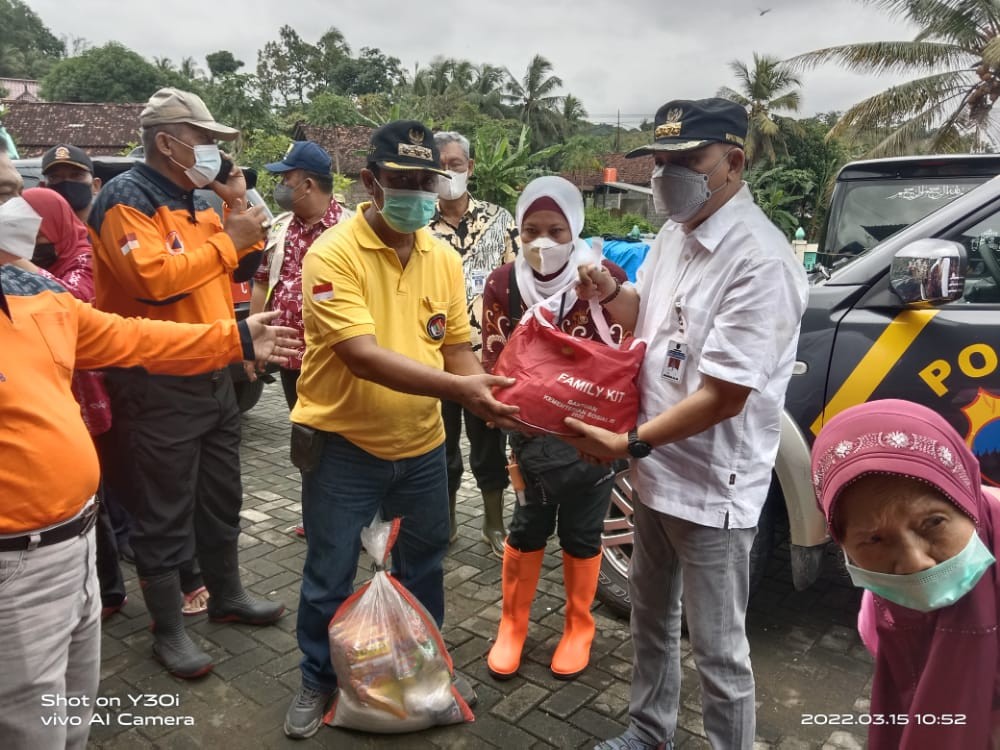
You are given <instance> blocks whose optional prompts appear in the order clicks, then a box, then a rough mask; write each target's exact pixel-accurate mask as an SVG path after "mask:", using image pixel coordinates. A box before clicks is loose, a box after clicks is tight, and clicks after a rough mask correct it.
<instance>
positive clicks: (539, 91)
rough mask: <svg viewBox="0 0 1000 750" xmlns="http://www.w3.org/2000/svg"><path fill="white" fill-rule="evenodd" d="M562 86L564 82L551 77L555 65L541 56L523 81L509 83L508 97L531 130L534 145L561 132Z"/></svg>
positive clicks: (536, 58) (553, 76) (532, 64)
mask: <svg viewBox="0 0 1000 750" xmlns="http://www.w3.org/2000/svg"><path fill="white" fill-rule="evenodd" d="M562 85H563V82H562V79H561V78H559V77H558V76H556V75H552V63H550V62H549V61H548V60H546V59H545V58H544V57H542V56H541V55H535V56H534V57H533V58H532V59H531V62H530V63H529V64H528V69H527V71H526V72H525V74H524V78H522V79H521V80H520V81H518V80H516V79H515V78H514V77H513V76H511V79H510V81H509V82H508V83H507V93H506V95H505V98H506V100H507V102H508V103H509V104H511V105H512V106H513V107H514V109H515V111H516V113H517V116H518V118H519V119H520V120H521V122H522V123H524V124H525V125H527V126H528V128H529V129H530V131H531V139H532V145H533V146H540V145H541V144H542V143H543V142H545V141H546V138H547V137H552V136H554V135H555V134H556V133H557V132H558V122H559V108H560V105H561V104H562V100H563V97H561V96H559V95H558V94H556V93H555V92H556V91H557V90H558V89H559V88H560V87H562Z"/></svg>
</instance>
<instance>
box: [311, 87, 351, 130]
mask: <svg viewBox="0 0 1000 750" xmlns="http://www.w3.org/2000/svg"><path fill="white" fill-rule="evenodd" d="M303 115H304V119H305V120H306V122H309V123H311V124H312V125H323V126H327V127H329V126H333V125H363V124H364V118H363V117H362V115H361V113H360V112H358V106H357V105H356V104H355V103H354V100H353V99H351V98H350V97H347V96H341V95H340V94H334V93H331V92H329V91H323V92H321V93H319V94H317V95H316V96H315V97H313V100H312V102H310V103H309V107H308V108H307V109H306V110H305V111H304V112H303Z"/></svg>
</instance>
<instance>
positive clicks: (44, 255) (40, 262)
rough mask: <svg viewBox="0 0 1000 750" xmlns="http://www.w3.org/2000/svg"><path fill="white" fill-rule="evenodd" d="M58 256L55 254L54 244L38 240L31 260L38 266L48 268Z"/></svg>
mask: <svg viewBox="0 0 1000 750" xmlns="http://www.w3.org/2000/svg"><path fill="white" fill-rule="evenodd" d="M58 257H59V256H57V255H56V246H55V245H53V244H52V243H51V242H39V243H37V244H36V245H35V252H34V254H33V255H32V256H31V262H32V263H34V264H35V265H36V266H38V267H39V268H48V267H49V266H51V265H52V264H53V263H55V262H56V259H57V258H58Z"/></svg>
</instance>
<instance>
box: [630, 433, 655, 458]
mask: <svg viewBox="0 0 1000 750" xmlns="http://www.w3.org/2000/svg"><path fill="white" fill-rule="evenodd" d="M652 452H653V446H651V445H650V444H649V443H647V442H646V441H645V440H640V439H639V428H638V427H633V428H632V429H631V430H630V431H629V433H628V454H629V455H630V456H632V458H645V457H646V456H648V455H649V454H650V453H652Z"/></svg>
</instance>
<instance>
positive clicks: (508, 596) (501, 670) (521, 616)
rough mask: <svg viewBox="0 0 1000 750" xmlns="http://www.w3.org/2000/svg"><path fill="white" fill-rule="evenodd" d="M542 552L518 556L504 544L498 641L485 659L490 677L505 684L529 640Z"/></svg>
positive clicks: (523, 553)
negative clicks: (526, 641)
mask: <svg viewBox="0 0 1000 750" xmlns="http://www.w3.org/2000/svg"><path fill="white" fill-rule="evenodd" d="M543 557H545V550H544V549H540V550H535V551H534V552H519V551H518V550H516V549H514V548H513V547H511V546H510V545H509V544H507V543H504V548H503V579H502V586H503V608H502V611H501V614H500V629H499V630H498V631H497V639H496V642H495V643H494V644H493V648H491V649H490V653H489V655H488V656H487V657H486V665H487V667H488V668H489V671H490V675H492V676H493V678H494V679H497V680H507V679H510V678H511V677H513V676H514V675H515V674H517V669H518V667H520V666H521V651H522V650H523V649H524V641H525V639H526V638H527V637H528V617H529V615H530V614H531V602H532V601H534V599H535V589H536V588H537V587H538V576H539V574H540V573H541V570H542V558H543Z"/></svg>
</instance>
